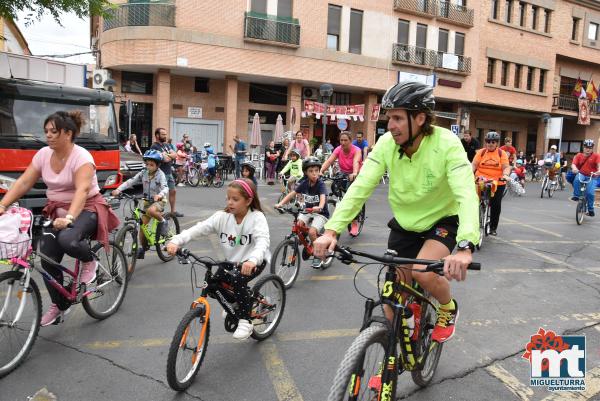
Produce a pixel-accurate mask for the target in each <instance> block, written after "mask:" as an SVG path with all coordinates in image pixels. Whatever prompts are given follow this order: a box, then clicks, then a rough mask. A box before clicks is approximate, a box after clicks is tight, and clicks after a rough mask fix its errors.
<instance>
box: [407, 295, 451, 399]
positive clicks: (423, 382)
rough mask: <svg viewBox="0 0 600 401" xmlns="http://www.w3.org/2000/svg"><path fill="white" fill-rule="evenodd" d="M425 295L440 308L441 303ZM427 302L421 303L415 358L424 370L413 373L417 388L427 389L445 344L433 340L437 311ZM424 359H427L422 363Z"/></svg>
mask: <svg viewBox="0 0 600 401" xmlns="http://www.w3.org/2000/svg"><path fill="white" fill-rule="evenodd" d="M423 295H425V296H426V297H427V298H428V299H429V300H430V301H431V302H432V303H433V304H434V305H435V306H436V308H437V307H438V306H439V302H438V301H437V300H436V299H435V298H434V297H432V296H431V295H430V294H429V293H428V292H427V291H423ZM436 308H433V307H432V306H431V305H429V304H428V303H427V302H421V323H420V331H419V338H418V339H417V344H416V347H415V356H416V357H417V361H419V362H422V363H423V369H421V370H413V371H411V372H410V373H411V376H412V379H413V381H414V382H415V384H416V385H417V386H420V387H425V386H427V385H429V383H430V382H431V379H433V376H434V375H435V370H436V369H437V366H438V363H439V361H440V355H441V354H442V348H443V346H444V344H440V343H438V342H436V341H432V340H431V333H433V328H434V327H435V323H436V321H437V311H436ZM422 358H425V359H424V361H422Z"/></svg>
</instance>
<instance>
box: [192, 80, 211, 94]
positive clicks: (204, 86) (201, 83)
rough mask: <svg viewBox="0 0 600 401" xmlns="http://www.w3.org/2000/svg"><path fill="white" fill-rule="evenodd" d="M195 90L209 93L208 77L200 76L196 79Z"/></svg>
mask: <svg viewBox="0 0 600 401" xmlns="http://www.w3.org/2000/svg"><path fill="white" fill-rule="evenodd" d="M194 92H200V93H208V78H198V77H196V79H195V80H194Z"/></svg>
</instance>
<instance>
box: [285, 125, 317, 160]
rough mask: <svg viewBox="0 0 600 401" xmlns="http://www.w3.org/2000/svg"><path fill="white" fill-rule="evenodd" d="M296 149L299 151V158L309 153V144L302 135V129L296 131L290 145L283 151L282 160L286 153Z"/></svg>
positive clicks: (286, 156)
mask: <svg viewBox="0 0 600 401" xmlns="http://www.w3.org/2000/svg"><path fill="white" fill-rule="evenodd" d="M292 149H296V150H297V151H298V153H300V158H302V159H306V158H307V157H308V156H309V155H310V144H309V143H308V141H307V140H306V139H304V136H303V135H302V131H298V132H296V139H295V140H294V141H293V142H292V143H291V144H290V146H289V147H288V148H287V150H286V151H285V154H284V155H283V160H287V158H288V154H289V153H290V150H292Z"/></svg>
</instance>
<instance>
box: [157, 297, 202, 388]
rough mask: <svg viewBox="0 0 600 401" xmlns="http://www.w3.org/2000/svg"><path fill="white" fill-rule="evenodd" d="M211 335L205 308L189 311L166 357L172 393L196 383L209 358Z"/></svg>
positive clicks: (176, 331) (180, 324) (182, 320)
mask: <svg viewBox="0 0 600 401" xmlns="http://www.w3.org/2000/svg"><path fill="white" fill-rule="evenodd" d="M209 334H210V321H209V317H207V316H206V310H205V308H204V305H200V306H198V307H196V308H193V309H190V310H189V311H188V312H187V313H186V314H185V316H183V319H181V322H179V326H177V330H175V335H174V336H173V340H172V341H171V346H170V348H169V356H168V357H167V382H168V383H169V386H171V388H172V389H173V390H176V391H184V390H185V389H187V388H188V387H189V386H190V385H191V384H192V381H194V378H195V377H196V374H197V373H198V369H200V365H202V361H203V360H204V355H205V354H206V348H207V347H208V337H209Z"/></svg>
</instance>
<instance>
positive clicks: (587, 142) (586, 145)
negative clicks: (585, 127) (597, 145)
mask: <svg viewBox="0 0 600 401" xmlns="http://www.w3.org/2000/svg"><path fill="white" fill-rule="evenodd" d="M583 147H584V148H593V147H594V140H593V139H586V140H585V141H583Z"/></svg>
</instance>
